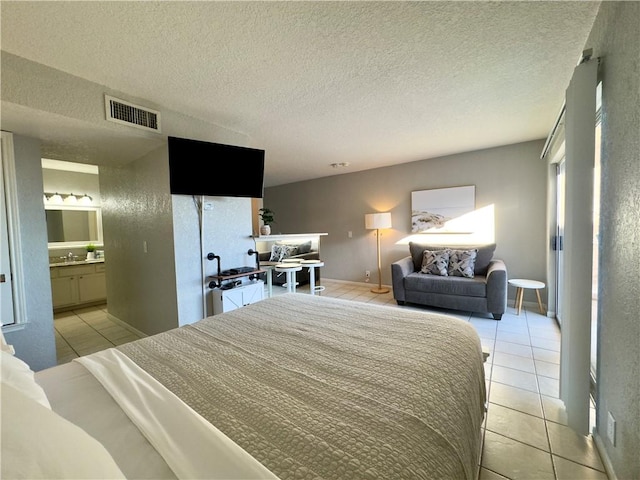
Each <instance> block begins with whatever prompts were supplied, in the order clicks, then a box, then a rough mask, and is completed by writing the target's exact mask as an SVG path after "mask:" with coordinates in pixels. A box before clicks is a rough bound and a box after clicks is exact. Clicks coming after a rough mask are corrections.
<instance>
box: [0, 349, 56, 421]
mask: <svg viewBox="0 0 640 480" xmlns="http://www.w3.org/2000/svg"><path fill="white" fill-rule="evenodd" d="M0 382H2V385H1V386H2V387H4V386H5V385H10V386H12V387H13V388H15V389H16V390H18V391H20V392H22V393H23V394H24V395H26V396H27V397H29V398H31V399H33V400H35V401H36V402H38V403H39V404H40V405H42V406H43V407H47V408H48V409H51V405H50V404H49V399H48V398H47V395H46V394H45V393H44V390H43V389H42V387H41V386H40V385H38V384H37V383H36V380H35V378H34V376H33V370H31V369H30V368H29V365H27V364H26V363H24V362H23V361H22V360H20V359H19V358H18V357H14V356H13V355H11V354H10V353H9V352H5V351H4V350H0Z"/></svg>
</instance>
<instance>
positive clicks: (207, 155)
mask: <svg viewBox="0 0 640 480" xmlns="http://www.w3.org/2000/svg"><path fill="white" fill-rule="evenodd" d="M169 182H170V190H171V193H172V194H177V195H206V196H212V197H252V198H262V196H263V191H264V188H263V184H264V150H260V149H256V148H248V147H238V146H235V145H224V144H221V143H211V142H204V141H201V140H191V139H188V138H178V137H169Z"/></svg>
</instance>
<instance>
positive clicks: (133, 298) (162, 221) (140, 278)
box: [100, 148, 178, 335]
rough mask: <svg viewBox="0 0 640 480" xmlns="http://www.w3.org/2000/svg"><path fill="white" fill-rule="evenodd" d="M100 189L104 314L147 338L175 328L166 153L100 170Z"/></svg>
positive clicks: (163, 150)
mask: <svg viewBox="0 0 640 480" xmlns="http://www.w3.org/2000/svg"><path fill="white" fill-rule="evenodd" d="M100 191H101V192H102V224H103V229H104V250H105V267H106V274H107V302H108V307H109V314H110V315H113V316H114V317H116V318H117V319H119V320H122V321H123V322H126V323H128V324H130V325H131V326H133V327H134V328H136V329H138V330H140V331H141V332H144V333H146V334H148V335H151V334H154V333H158V332H162V331H165V330H168V329H171V328H175V327H177V326H178V308H177V299H176V278H175V262H174V257H173V224H172V212H171V195H170V193H169V163H168V157H167V149H166V148H160V149H158V150H156V151H154V152H152V153H150V154H149V155H146V156H144V157H142V158H141V159H139V160H136V161H135V162H133V163H131V164H129V165H127V166H126V167H101V168H100ZM144 242H146V250H147V251H146V252H145V251H144V250H145V249H144Z"/></svg>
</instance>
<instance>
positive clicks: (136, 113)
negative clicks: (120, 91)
mask: <svg viewBox="0 0 640 480" xmlns="http://www.w3.org/2000/svg"><path fill="white" fill-rule="evenodd" d="M104 106H105V111H106V114H107V120H109V121H110V122H115V123H120V124H122V125H129V126H131V127H137V128H142V129H143V130H151V131H152V132H160V112H156V111H155V110H151V109H149V108H145V107H141V106H139V105H134V104H133V103H129V102H125V101H124V100H120V99H118V98H114V97H110V96H109V95H105V96H104Z"/></svg>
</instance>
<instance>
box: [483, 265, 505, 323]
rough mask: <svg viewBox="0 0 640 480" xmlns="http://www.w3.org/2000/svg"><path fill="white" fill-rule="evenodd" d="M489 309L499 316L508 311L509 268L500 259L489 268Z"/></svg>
mask: <svg viewBox="0 0 640 480" xmlns="http://www.w3.org/2000/svg"><path fill="white" fill-rule="evenodd" d="M487 309H488V310H489V312H491V313H493V314H499V315H501V314H503V313H504V312H506V311H507V266H506V265H505V263H504V262H503V261H502V260H499V259H493V260H491V262H490V263H489V267H488V268H487Z"/></svg>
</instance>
